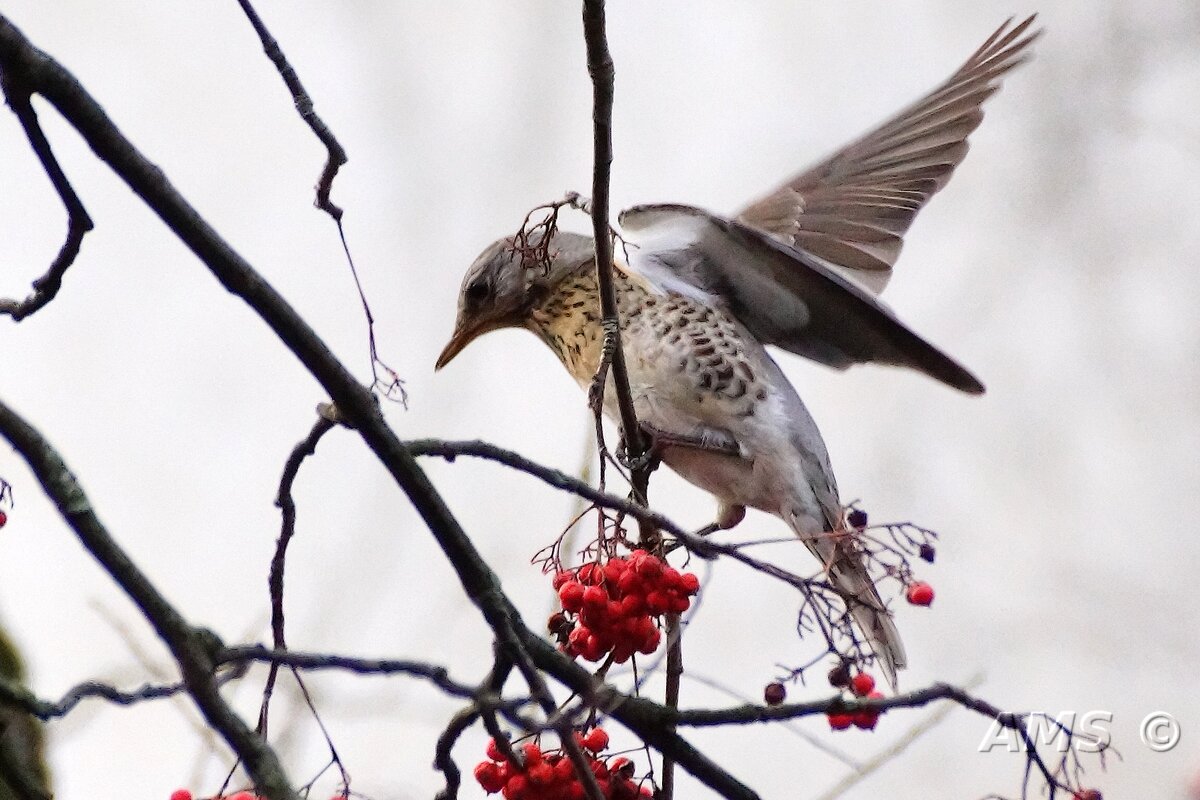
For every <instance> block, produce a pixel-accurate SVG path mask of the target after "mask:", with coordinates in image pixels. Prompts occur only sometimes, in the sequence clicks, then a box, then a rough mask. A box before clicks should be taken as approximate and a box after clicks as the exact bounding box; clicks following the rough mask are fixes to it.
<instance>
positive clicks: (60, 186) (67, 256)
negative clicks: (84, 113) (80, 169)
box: [0, 54, 93, 322]
mask: <svg viewBox="0 0 1200 800" xmlns="http://www.w3.org/2000/svg"><path fill="white" fill-rule="evenodd" d="M23 66H24V65H23V64H22V63H21V62H20V61H14V60H11V59H9V58H5V57H4V56H3V54H0V89H3V91H4V96H5V99H6V100H7V101H8V105H9V107H10V108H11V109H12V110H13V113H14V114H16V116H17V120H18V121H19V122H20V123H21V127H22V128H23V129H24V131H25V136H26V138H28V139H29V145H30V147H32V148H33V152H34V153H35V154H36V155H37V157H38V161H40V162H41V164H42V170H43V171H44V172H45V173H46V176H47V177H48V178H50V183H51V184H53V185H54V191H55V192H57V193H58V197H59V199H60V200H61V201H62V204H63V207H64V208H66V210H67V238H66V240H65V241H64V242H63V244H62V247H60V248H59V250H58V255H56V256H55V257H54V261H52V262H51V263H50V268H49V269H48V270H46V274H44V275H42V276H41V277H40V278H38V279H37V280H35V281H34V282H33V294H31V295H29V297H27V298H25V299H24V300H21V301H17V300H8V299H5V298H0V314H8V315H9V316H10V317H12V318H13V321H14V322H20V321H21V320H23V319H25V317H28V316H29V315H30V314H33V313H34V312H36V311H38V310H39V309H41V308H43V307H44V306H45V305H46V304H47V303H49V302H50V301H51V300H53V299H54V297H55V296H56V295H57V294H58V290H59V289H60V288H62V280H63V276H64V275H65V274H66V272H67V269H68V268H69V267H70V266H71V265H72V264H73V263H75V257H76V256H78V255H79V248H80V247H81V246H82V244H83V237H84V234H86V233H87V232H88V231H90V230H91V229H92V228H93V224H92V218H91V217H89V216H88V213H87V209H85V208H84V207H83V202H82V201H81V200H80V199H79V196H78V195H77V194H75V189H74V188H72V186H71V182H70V181H69V180H67V176H66V173H64V172H63V170H62V167H61V166H59V163H58V159H57V158H55V157H54V151H53V150H52V149H51V148H50V142H49V141H47V139H46V134H45V133H44V132H43V131H42V127H41V125H40V124H39V123H38V118H37V113H36V112H35V111H34V110H33V104H32V103H31V102H30V97H31V91H30V88H29V86H28V85H27V84H26V83H25V81H24V80H23V78H24V76H23V74H22V71H23V70H22V67H23Z"/></svg>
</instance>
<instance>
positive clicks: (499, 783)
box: [171, 761, 504, 800]
mask: <svg viewBox="0 0 1200 800" xmlns="http://www.w3.org/2000/svg"><path fill="white" fill-rule="evenodd" d="M475 780H477V781H479V785H480V786H482V787H483V790H484V791H485V792H487V793H488V794H495V793H496V792H498V791H500V790H501V789H503V788H504V775H502V774H501V772H500V765H499V764H495V763H493V762H491V761H480V762H479V763H478V764H477V765H476V766H475ZM171 800H176V798H175V796H174V795H172V796H171ZM183 800H191V795H188V797H187V798H184V799H183Z"/></svg>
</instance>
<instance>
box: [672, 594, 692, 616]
mask: <svg viewBox="0 0 1200 800" xmlns="http://www.w3.org/2000/svg"><path fill="white" fill-rule="evenodd" d="M691 606H692V601H691V600H688V599H687V597H685V596H683V595H681V594H673V595H671V613H672V614H682V613H683V612H685V611H687V610H688V609H689V608H691Z"/></svg>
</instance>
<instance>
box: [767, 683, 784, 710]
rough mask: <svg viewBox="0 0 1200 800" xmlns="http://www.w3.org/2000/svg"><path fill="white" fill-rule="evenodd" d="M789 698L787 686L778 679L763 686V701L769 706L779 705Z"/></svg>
mask: <svg viewBox="0 0 1200 800" xmlns="http://www.w3.org/2000/svg"><path fill="white" fill-rule="evenodd" d="M786 699H787V687H786V686H784V685H783V684H782V683H779V682H778V681H777V682H775V683H768V684H767V685H766V686H765V687H764V688H763V702H765V703H766V704H767V705H769V706H777V705H779V704H780V703H782V702H783V701H784V700H786Z"/></svg>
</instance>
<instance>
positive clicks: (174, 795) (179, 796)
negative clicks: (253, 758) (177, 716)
mask: <svg viewBox="0 0 1200 800" xmlns="http://www.w3.org/2000/svg"><path fill="white" fill-rule="evenodd" d="M3 524H4V512H3V511H0V525H3ZM171 800H192V793H191V792H189V791H188V790H187V789H176V790H175V791H173V792H171Z"/></svg>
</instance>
